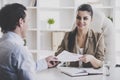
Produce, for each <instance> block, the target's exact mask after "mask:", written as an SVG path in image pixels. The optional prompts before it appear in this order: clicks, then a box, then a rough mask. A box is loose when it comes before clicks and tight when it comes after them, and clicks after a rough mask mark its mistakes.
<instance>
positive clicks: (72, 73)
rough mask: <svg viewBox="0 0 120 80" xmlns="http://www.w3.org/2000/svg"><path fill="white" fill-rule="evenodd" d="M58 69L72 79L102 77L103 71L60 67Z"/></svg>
mask: <svg viewBox="0 0 120 80" xmlns="http://www.w3.org/2000/svg"><path fill="white" fill-rule="evenodd" d="M58 69H59V70H60V71H61V72H62V73H64V74H67V75H69V76H71V77H76V76H85V75H102V74H103V69H102V68H101V69H93V68H73V67H58Z"/></svg>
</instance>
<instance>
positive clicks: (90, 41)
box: [55, 30, 105, 67]
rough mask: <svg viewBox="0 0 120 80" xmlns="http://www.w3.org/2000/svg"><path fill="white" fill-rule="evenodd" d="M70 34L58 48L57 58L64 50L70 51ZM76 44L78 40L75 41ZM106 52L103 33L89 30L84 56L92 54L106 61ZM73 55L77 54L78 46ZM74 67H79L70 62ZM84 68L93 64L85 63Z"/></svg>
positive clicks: (66, 35) (67, 34)
mask: <svg viewBox="0 0 120 80" xmlns="http://www.w3.org/2000/svg"><path fill="white" fill-rule="evenodd" d="M69 34H70V32H67V33H66V34H65V36H64V39H63V40H62V42H61V44H60V46H59V47H58V49H57V51H56V52H55V56H57V55H58V54H60V53H61V52H62V51H63V50H67V51H69V50H68V41H69V40H68V36H69ZM75 43H76V40H75ZM104 51H105V44H104V36H103V33H98V32H94V31H93V30H89V31H88V33H87V38H86V42H85V46H84V50H83V54H90V55H93V56H94V57H96V58H97V59H99V60H101V61H103V60H104ZM73 53H77V45H76V44H75V46H74V47H73ZM69 66H72V67H78V66H79V64H78V61H77V62H70V65H69ZM82 66H83V67H92V65H91V63H90V62H89V63H83V64H82Z"/></svg>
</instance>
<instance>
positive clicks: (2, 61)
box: [0, 37, 17, 80]
mask: <svg viewBox="0 0 120 80" xmlns="http://www.w3.org/2000/svg"><path fill="white" fill-rule="evenodd" d="M13 43H14V42H11V41H10V39H9V38H8V37H3V38H1V39H0V80H2V79H4V80H13V79H14V80H17V75H16V73H17V71H16V68H15V67H14V66H13V63H15V64H16V63H17V61H16V62H15V60H14V58H13V55H14V52H13V51H14V50H15V48H16V47H15V44H13Z"/></svg>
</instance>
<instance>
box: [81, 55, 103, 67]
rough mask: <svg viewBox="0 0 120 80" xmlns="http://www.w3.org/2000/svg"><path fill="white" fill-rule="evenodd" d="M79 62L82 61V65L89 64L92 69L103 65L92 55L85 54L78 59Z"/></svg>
mask: <svg viewBox="0 0 120 80" xmlns="http://www.w3.org/2000/svg"><path fill="white" fill-rule="evenodd" d="M80 61H82V62H84V63H88V62H90V63H91V64H92V66H93V67H94V68H99V67H101V66H102V64H103V63H102V61H100V60H99V59H97V58H95V57H94V56H93V55H87V54H86V55H83V56H82V57H80Z"/></svg>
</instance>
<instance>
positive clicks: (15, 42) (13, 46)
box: [0, 32, 35, 80]
mask: <svg viewBox="0 0 120 80" xmlns="http://www.w3.org/2000/svg"><path fill="white" fill-rule="evenodd" d="M23 44H24V42H23V40H22V39H21V38H20V37H19V36H18V35H17V34H15V33H13V32H8V33H6V34H4V35H3V37H2V38H1V39H0V80H33V76H32V75H33V74H32V73H34V71H35V70H34V69H35V66H34V65H35V64H34V62H33V58H31V57H30V56H29V55H30V54H28V52H26V51H27V50H26V49H25V48H24V46H23ZM30 66H31V67H30ZM28 78H29V79H28Z"/></svg>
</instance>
